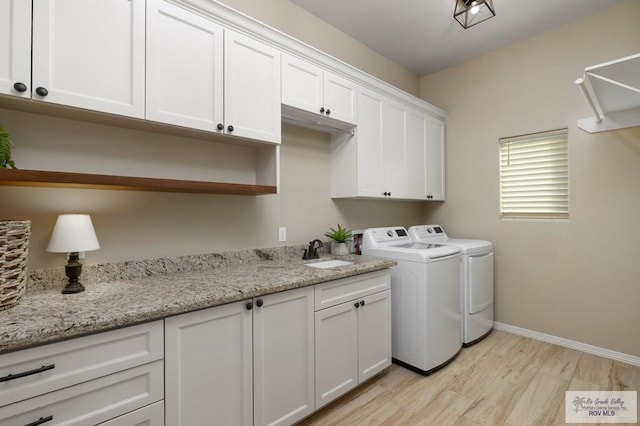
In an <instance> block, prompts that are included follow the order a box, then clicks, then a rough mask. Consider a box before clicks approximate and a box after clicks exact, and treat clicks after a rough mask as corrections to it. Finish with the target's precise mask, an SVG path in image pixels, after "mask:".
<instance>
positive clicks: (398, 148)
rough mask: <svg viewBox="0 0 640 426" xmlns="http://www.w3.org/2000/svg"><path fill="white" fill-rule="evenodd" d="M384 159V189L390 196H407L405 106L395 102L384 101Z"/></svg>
mask: <svg viewBox="0 0 640 426" xmlns="http://www.w3.org/2000/svg"><path fill="white" fill-rule="evenodd" d="M384 112H385V113H384V120H385V121H384V122H385V137H384V144H385V150H384V152H385V160H386V167H387V184H386V190H387V191H388V192H389V193H390V197H391V198H406V196H407V183H408V176H407V121H406V110H405V107H404V106H402V105H400V104H399V103H396V102H390V101H388V102H386V103H385V111H384Z"/></svg>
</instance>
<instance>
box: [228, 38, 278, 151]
mask: <svg viewBox="0 0 640 426" xmlns="http://www.w3.org/2000/svg"><path fill="white" fill-rule="evenodd" d="M280 99H281V96H280V52H278V51H277V50H276V49H274V48H272V47H269V46H267V45H266V44H264V43H262V42H259V41H257V40H255V39H252V38H250V37H247V36H245V35H242V34H238V33H236V32H234V31H231V30H228V29H227V30H225V36H224V117H225V123H224V124H225V132H226V133H227V134H230V135H235V136H239V137H243V138H249V139H256V140H261V141H265V142H273V143H280V120H281V112H280V107H281V105H280V102H281V101H280Z"/></svg>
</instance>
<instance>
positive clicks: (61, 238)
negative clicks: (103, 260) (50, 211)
mask: <svg viewBox="0 0 640 426" xmlns="http://www.w3.org/2000/svg"><path fill="white" fill-rule="evenodd" d="M99 248H100V244H99V243H98V237H96V232H95V231H94V230H93V223H91V217H90V216H89V215H88V214H61V215H60V216H58V220H57V221H56V226H54V227H53V232H52V233H51V239H50V240H49V245H48V246H47V251H49V252H52V253H72V252H76V251H91V250H98V249H99Z"/></svg>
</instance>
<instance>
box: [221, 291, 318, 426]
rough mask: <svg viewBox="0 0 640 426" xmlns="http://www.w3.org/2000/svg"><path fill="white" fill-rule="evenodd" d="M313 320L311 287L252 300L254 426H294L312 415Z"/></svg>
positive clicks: (313, 384)
mask: <svg viewBox="0 0 640 426" xmlns="http://www.w3.org/2000/svg"><path fill="white" fill-rule="evenodd" d="M260 305H262V306H260ZM313 320H314V315H313V287H303V288H299V289H295V290H291V291H286V292H282V293H276V294H271V295H268V296H264V297H261V298H258V299H254V309H253V339H254V340H253V350H254V354H253V357H254V360H253V362H254V368H253V375H254V398H255V401H254V424H255V425H267V424H268V425H284V424H293V423H295V422H296V421H298V420H300V419H302V418H303V417H305V416H307V415H308V414H310V413H311V412H313V411H314V389H315V383H314V323H313ZM227 424H230V423H227Z"/></svg>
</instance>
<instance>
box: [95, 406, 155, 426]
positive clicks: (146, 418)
mask: <svg viewBox="0 0 640 426" xmlns="http://www.w3.org/2000/svg"><path fill="white" fill-rule="evenodd" d="M132 425H135V426H164V401H158V402H156V403H155V404H151V405H147V406H146V407H144V408H141V409H139V410H136V411H133V412H131V413H128V414H125V415H124V416H120V417H116V418H115V419H113V420H109V421H108V422H104V423H100V426H132Z"/></svg>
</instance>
